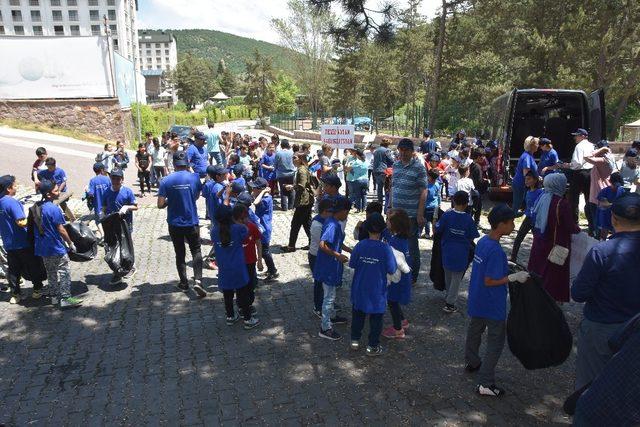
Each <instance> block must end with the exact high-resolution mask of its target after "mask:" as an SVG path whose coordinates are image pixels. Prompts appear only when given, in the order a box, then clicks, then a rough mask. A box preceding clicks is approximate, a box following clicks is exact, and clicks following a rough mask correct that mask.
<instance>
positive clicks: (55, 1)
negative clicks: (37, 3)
mask: <svg viewBox="0 0 640 427" xmlns="http://www.w3.org/2000/svg"><path fill="white" fill-rule="evenodd" d="M51 6H60V0H51Z"/></svg>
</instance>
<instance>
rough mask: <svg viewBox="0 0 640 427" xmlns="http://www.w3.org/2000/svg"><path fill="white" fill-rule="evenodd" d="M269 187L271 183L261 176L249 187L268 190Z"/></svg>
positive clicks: (250, 183)
mask: <svg viewBox="0 0 640 427" xmlns="http://www.w3.org/2000/svg"><path fill="white" fill-rule="evenodd" d="M267 185H269V183H268V182H267V180H266V179H264V178H263V177H261V176H259V177H257V178H256V179H254V180H253V181H251V182H249V187H251V188H258V189H263V188H267Z"/></svg>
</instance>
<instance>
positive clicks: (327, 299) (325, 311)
mask: <svg viewBox="0 0 640 427" xmlns="http://www.w3.org/2000/svg"><path fill="white" fill-rule="evenodd" d="M322 291H323V292H324V297H323V298H322V324H321V327H322V330H323V331H328V330H329V329H331V318H332V317H335V315H336V310H335V308H334V307H333V304H334V302H335V301H336V287H335V286H329V285H327V284H326V283H323V284H322Z"/></svg>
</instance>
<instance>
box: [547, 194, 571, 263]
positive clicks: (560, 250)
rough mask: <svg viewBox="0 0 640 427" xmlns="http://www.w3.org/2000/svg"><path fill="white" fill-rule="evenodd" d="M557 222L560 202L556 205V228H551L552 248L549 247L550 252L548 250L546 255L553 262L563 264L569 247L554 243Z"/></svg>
mask: <svg viewBox="0 0 640 427" xmlns="http://www.w3.org/2000/svg"><path fill="white" fill-rule="evenodd" d="M559 223H560V202H558V204H557V205H556V228H555V229H554V230H553V248H551V252H549V256H548V257H547V259H548V260H549V262H551V263H553V264H556V265H564V263H565V262H567V257H568V256H569V248H565V247H564V246H561V245H559V244H558V243H556V238H557V235H558V225H559Z"/></svg>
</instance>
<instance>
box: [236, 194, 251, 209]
mask: <svg viewBox="0 0 640 427" xmlns="http://www.w3.org/2000/svg"><path fill="white" fill-rule="evenodd" d="M236 200H237V201H238V203H241V204H243V205H245V206H247V207H249V206H251V204H252V203H253V196H252V195H251V193H249V192H248V191H243V192H242V193H240V194H238V197H236Z"/></svg>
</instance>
